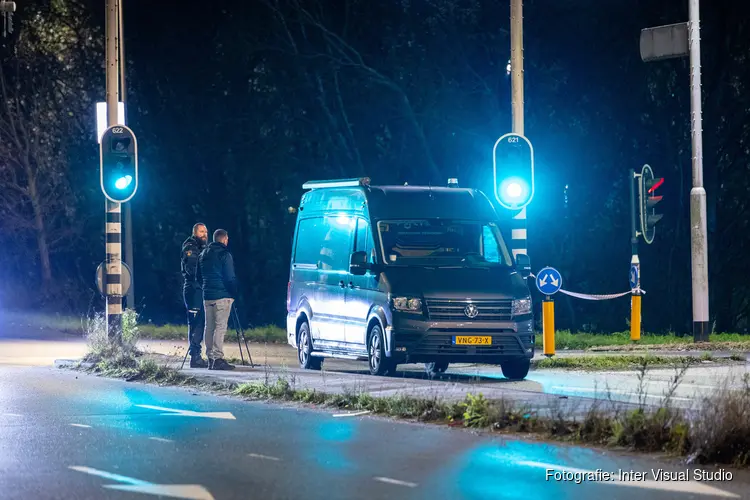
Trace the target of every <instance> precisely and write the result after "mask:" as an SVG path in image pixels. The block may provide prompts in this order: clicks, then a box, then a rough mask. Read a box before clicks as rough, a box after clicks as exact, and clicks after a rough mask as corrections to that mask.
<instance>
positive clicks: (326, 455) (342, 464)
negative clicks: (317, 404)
mask: <svg viewBox="0 0 750 500" xmlns="http://www.w3.org/2000/svg"><path fill="white" fill-rule="evenodd" d="M357 425H358V422H357V421H356V420H323V421H321V422H320V424H319V425H318V426H317V430H316V433H315V434H316V436H317V438H319V439H320V440H322V441H323V443H321V445H319V446H311V447H308V450H310V451H309V452H308V453H310V455H311V456H310V457H309V458H310V459H311V460H313V461H314V462H315V463H316V464H317V465H319V466H320V467H323V468H325V469H334V470H339V471H342V472H343V471H347V472H350V471H353V470H354V469H355V468H356V466H355V464H354V463H353V462H352V461H351V460H349V459H348V458H347V457H346V454H347V451H348V450H349V449H350V447H351V444H352V443H351V442H352V440H353V439H354V436H355V434H356V430H357V429H356V427H357Z"/></svg>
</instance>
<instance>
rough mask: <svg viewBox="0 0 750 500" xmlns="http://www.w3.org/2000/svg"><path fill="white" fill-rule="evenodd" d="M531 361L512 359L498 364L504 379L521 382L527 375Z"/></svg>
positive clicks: (527, 359)
mask: <svg viewBox="0 0 750 500" xmlns="http://www.w3.org/2000/svg"><path fill="white" fill-rule="evenodd" d="M530 366H531V360H530V359H529V358H513V359H509V360H508V361H504V362H502V363H500V368H501V369H502V370H503V375H505V378H507V379H510V380H523V379H525V378H526V375H528V374H529V367H530Z"/></svg>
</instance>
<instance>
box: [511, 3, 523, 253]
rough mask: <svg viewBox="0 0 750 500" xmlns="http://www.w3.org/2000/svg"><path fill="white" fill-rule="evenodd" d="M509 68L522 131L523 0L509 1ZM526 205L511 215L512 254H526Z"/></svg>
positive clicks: (516, 116)
mask: <svg viewBox="0 0 750 500" xmlns="http://www.w3.org/2000/svg"><path fill="white" fill-rule="evenodd" d="M510 69H511V80H510V87H511V102H512V108H513V133H516V134H520V135H524V133H523V0H511V2H510ZM526 227H527V225H526V207H523V208H522V209H521V210H520V211H519V212H518V213H517V214H515V215H514V216H513V223H512V225H511V245H512V247H513V248H512V250H513V256H514V257H515V256H516V255H517V254H520V253H522V254H526V253H527V249H526V246H527V245H526Z"/></svg>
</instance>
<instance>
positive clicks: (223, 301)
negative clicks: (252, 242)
mask: <svg viewBox="0 0 750 500" xmlns="http://www.w3.org/2000/svg"><path fill="white" fill-rule="evenodd" d="M228 243H229V235H228V234H227V232H226V231H225V230H223V229H217V230H216V231H214V241H213V242H212V243H211V244H210V245H208V247H206V249H205V250H204V251H203V252H202V253H201V256H200V258H199V259H198V272H199V277H200V279H201V283H202V284H203V306H204V307H205V309H206V353H207V354H208V369H209V370H233V369H234V366H233V365H230V364H229V363H227V362H226V361H225V360H224V335H225V334H226V333H227V323H228V322H229V313H230V312H231V311H232V304H233V303H234V299H235V297H237V277H236V276H235V274H234V259H233V258H232V254H231V253H229V250H228V249H227V244H228Z"/></svg>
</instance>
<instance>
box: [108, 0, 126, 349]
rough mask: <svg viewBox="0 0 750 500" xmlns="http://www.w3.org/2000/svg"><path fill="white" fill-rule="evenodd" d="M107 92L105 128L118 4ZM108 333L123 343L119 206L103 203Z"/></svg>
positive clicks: (111, 20) (111, 6) (111, 120)
mask: <svg viewBox="0 0 750 500" xmlns="http://www.w3.org/2000/svg"><path fill="white" fill-rule="evenodd" d="M106 9H107V12H106V24H105V32H106V49H105V52H106V66H105V69H106V89H107V125H108V126H109V127H112V126H114V125H118V123H117V103H118V95H117V94H118V91H117V90H118V89H117V85H118V78H117V69H118V68H117V38H118V30H117V3H116V0H106ZM105 234H106V259H105V262H106V268H107V272H106V275H105V283H106V292H107V311H106V314H107V331H108V334H109V337H110V339H113V340H115V341H117V342H119V341H120V340H121V339H122V263H121V262H120V252H121V242H122V235H121V220H120V204H119V203H115V202H112V201H109V200H106V201H105Z"/></svg>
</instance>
